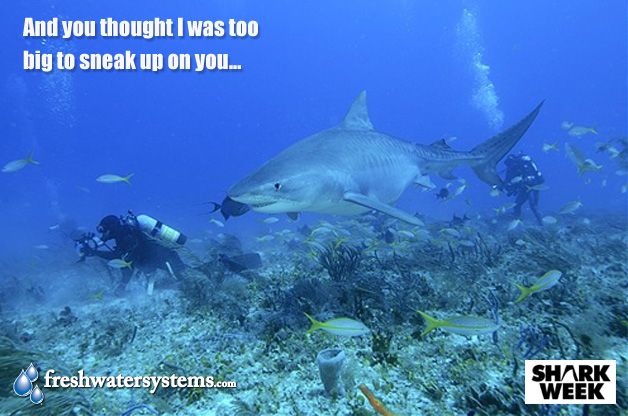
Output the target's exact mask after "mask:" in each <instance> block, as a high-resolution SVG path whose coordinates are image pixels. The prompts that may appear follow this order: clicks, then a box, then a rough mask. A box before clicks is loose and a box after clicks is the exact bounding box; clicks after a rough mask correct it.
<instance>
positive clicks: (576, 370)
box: [525, 360, 617, 404]
mask: <svg viewBox="0 0 628 416" xmlns="http://www.w3.org/2000/svg"><path fill="white" fill-rule="evenodd" d="M615 371H616V362H615V360H526V365H525V403H526V404H615V401H616V394H617V391H616V373H615Z"/></svg>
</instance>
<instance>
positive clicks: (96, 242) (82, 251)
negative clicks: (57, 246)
mask: <svg viewBox="0 0 628 416" xmlns="http://www.w3.org/2000/svg"><path fill="white" fill-rule="evenodd" d="M103 244H104V243H103V242H102V240H101V239H100V238H98V237H97V236H96V234H94V233H92V232H87V233H83V234H81V235H80V236H79V237H78V238H76V239H74V248H75V249H76V252H77V253H78V255H79V256H80V257H81V260H83V259H85V257H87V256H89V255H90V254H91V253H92V252H94V251H96V250H97V249H98V247H100V246H102V245H103Z"/></svg>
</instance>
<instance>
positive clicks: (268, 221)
mask: <svg viewBox="0 0 628 416" xmlns="http://www.w3.org/2000/svg"><path fill="white" fill-rule="evenodd" d="M278 221H279V218H277V217H268V218H264V219H263V220H262V222H263V223H264V224H274V223H276V222H278Z"/></svg>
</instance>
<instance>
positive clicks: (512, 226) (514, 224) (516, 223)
mask: <svg viewBox="0 0 628 416" xmlns="http://www.w3.org/2000/svg"><path fill="white" fill-rule="evenodd" d="M521 224H523V221H521V220H520V219H518V218H517V219H514V220H512V221H511V222H510V224H508V231H512V230H514V229H515V228H517V227H518V226H520V225H521Z"/></svg>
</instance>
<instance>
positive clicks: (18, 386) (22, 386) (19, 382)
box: [13, 370, 33, 397]
mask: <svg viewBox="0 0 628 416" xmlns="http://www.w3.org/2000/svg"><path fill="white" fill-rule="evenodd" d="M32 390H33V383H32V382H31V380H30V379H29V378H28V376H27V375H26V373H25V372H24V370H22V372H21V373H20V375H19V376H17V378H16V379H15V381H14V382H13V391H14V392H15V394H17V395H18V396H20V397H24V396H28V395H29V394H31V391H32Z"/></svg>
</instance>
